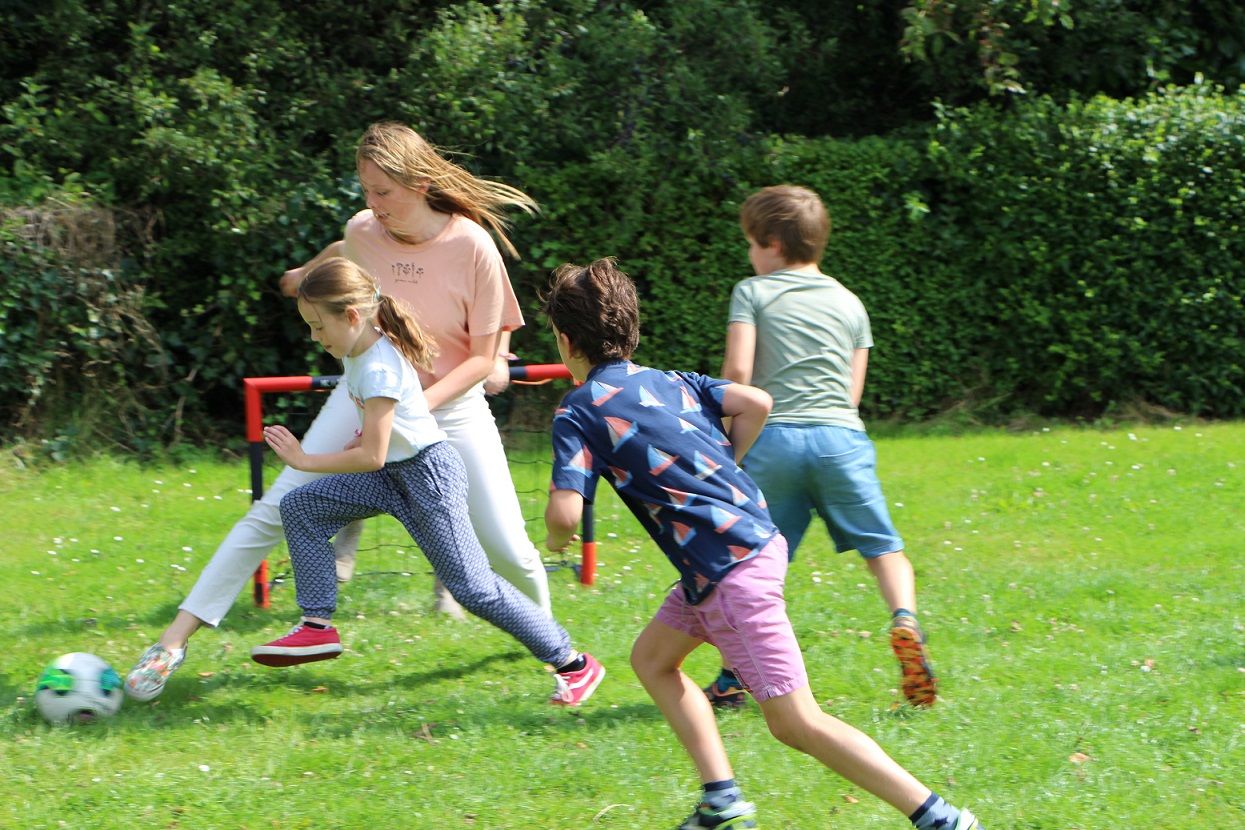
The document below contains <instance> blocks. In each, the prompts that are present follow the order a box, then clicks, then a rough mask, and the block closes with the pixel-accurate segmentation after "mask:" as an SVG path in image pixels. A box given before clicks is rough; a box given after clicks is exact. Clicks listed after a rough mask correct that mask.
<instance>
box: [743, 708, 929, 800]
mask: <svg viewBox="0 0 1245 830" xmlns="http://www.w3.org/2000/svg"><path fill="white" fill-rule="evenodd" d="M758 704H759V706H760V707H761V712H762V713H764V715H765V722H766V724H767V725H768V726H769V730H770V733H771V734H772V735H773V736H774V737H775V738H777V739H778V740H780V741H782V742H783V743H784V744H786V745H787V746H789V747H791V748H792V749H798V750H799V751H801V752H803V753H805V754H807V755H811V756H812V757H814V758H816V759H817V760H818V761H820V762H821V763H823V764H825V765H826V766H827V767H829V768H830V769H831V770H833V771H835V772H837V773H838V774H839V775H841V776H843V777H844V778H846V779H847V780H848V781H851V782H852V783H853V784H856V785H857V786H859V787H861V788H862V789H864V790H866V791H868V792H870V793H873V794H874V795H876V796H877V797H878V798H880V799H882V800H883V801H885V802H886V803H887V804H890V805H891V806H892V807H894V808H896V809H897V810H900V811H901V812H902V813H903V814H904V815H905V816H910V815H912V813H913V812H915V811H916V809H917V808H918V807H920V806H921V805H922V804H924V803H925V800H926V799H927V798H929V795H930V789H929V788H928V787H926V786H925V785H924V784H922V783H921V782H920V781H918V780H917V779H916V778H914V777H913V776H912V774H911V773H909V772H908V771H907V770H905V769H904V768H903V767H901V766H899V764H898V763H896V762H895V761H894V760H893V759H891V757H890V756H889V755H887V754H886V753H885V752H884V751H883V750H882V748H881V747H880V746H878V745H877V743H876V742H875V741H874V740H873V739H872V738H870V737H869V736H868V735H866V734H864V733H863V732H861V731H860V730H859V729H856V728H855V727H853V726H850V725H848V724H846V723H844V722H843V721H841V720H839V719H838V718H835V717H833V716H831V715H828V714H826V713H825V712H823V711H822V710H821V707H820V706H818V705H817V701H816V700H814V699H813V694H812V692H811V691H810V690H809V687H808V686H802V687H800V688H799V689H796V690H795V691H793V692H789V693H788V694H785V695H780V696H778V697H772V698H769V699H768V700H763V701H758Z"/></svg>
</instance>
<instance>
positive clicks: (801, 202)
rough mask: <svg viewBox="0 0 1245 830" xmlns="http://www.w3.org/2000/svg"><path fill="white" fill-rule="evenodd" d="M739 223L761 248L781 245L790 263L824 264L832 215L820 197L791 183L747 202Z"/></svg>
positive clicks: (767, 191)
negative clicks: (823, 257)
mask: <svg viewBox="0 0 1245 830" xmlns="http://www.w3.org/2000/svg"><path fill="white" fill-rule="evenodd" d="M739 224H740V227H742V228H743V231H744V233H745V234H746V235H747V236H748V237H749V238H751V239H752V240H753V241H754V242H756V243H757V244H758V245H762V246H768V245H770V244H771V243H773V242H777V243H779V245H780V246H781V247H782V256H783V259H785V260H786V261H787V262H821V255H822V254H823V253H825V251H826V242H827V241H828V240H829V239H830V214H829V213H827V212H826V206H825V205H823V204H822V203H821V198H820V197H819V196H818V195H817V194H816V193H814V192H813V191H811V190H809V189H808V188H806V187H798V186H796V185H790V184H781V185H776V186H774V187H767V188H764V189H762V190H758V191H757V192H756V193H753V194H752V195H751V196H749V197H748V198H747V199H745V200H744V203H743V206H742V207H740V209H739Z"/></svg>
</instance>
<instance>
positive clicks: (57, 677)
mask: <svg viewBox="0 0 1245 830" xmlns="http://www.w3.org/2000/svg"><path fill="white" fill-rule="evenodd" d="M122 697H123V695H122V694H121V678H120V677H119V676H118V675H117V673H116V671H114V670H113V668H112V666H110V665H108V663H107V662H106V661H104V660H102V659H100V658H99V657H96V656H95V655H94V654H86V653H85V652H81V651H75V652H74V653H72V654H65V655H62V656H61V657H57V658H56V659H55V660H54V661H52V663H51V664H50V665H49V666H48V667H47V668H46V669H44V670H43V674H41V675H40V676H39V683H38V685H37V686H36V687H35V708H37V709H38V710H39V714H41V715H43V718H44V720H46V721H47V722H48V723H90V722H91V721H93V720H95V719H96V718H109V717H112V716H113V715H115V714H117V710H119V709H120V708H121V699H122Z"/></svg>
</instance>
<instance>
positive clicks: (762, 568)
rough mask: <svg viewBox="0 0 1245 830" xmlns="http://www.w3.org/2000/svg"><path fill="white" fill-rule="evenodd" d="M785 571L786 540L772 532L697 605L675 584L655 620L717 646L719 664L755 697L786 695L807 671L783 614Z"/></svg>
mask: <svg viewBox="0 0 1245 830" xmlns="http://www.w3.org/2000/svg"><path fill="white" fill-rule="evenodd" d="M786 576H787V541H786V540H785V539H783V537H781V536H778V537H775V539H774V541H772V542H770V543H769V544H768V545H766V546H765V547H764V548H763V549H762V550H761V552H760V553H759V554H757V555H756V556H755V557H753V558H752V559H749V560H748V561H746V562H742V563H740V564H738V565H736V566H735V567H733V568H731V569H730V570H729V571H727V572H726V577H725V578H723V580H722V581H721V582H719V583H718V585H717V587H716V588H714V589H713V591H712V592H711V593H710V594H709V596H708V597H706V598H705V599H704V601H702V602H701V603H700V604H699V605H691V604H689V603H688V602H687V601H686V600H685V599H684V598H683V589H682V587H681V586H678V585H676V586H675V587H674V588H673V589H671V591H670V593H669V595H667V596H666V601H665V602H663V603H662V605H661V608H659V609H657V616H656V619H657V621H658V622H660V623H662V624H663V625H668V626H670V627H671V628H673V629H675V630H677V631H682V632H683V633H684V634H687V635H688V636H690V637H695V638H696V639H698V640H704V641H705V642H706V643H709V644H711V645H714V646H717V649H718V651H720V652H721V653H722V663H723V665H725V666H729V667H730V668H731V669H732V670H733V671H734V672H735V676H736V677H738V678H739V680H740V682H741V683H743V686H744V688H745V689H747V690H748V691H749V692H751V694H752V696H753V697H754V698H756V699H757V700H758V701H761V700H769V699H770V698H772V697H779V696H781V695H785V694H790V693H791V692H794V691H795V690H796V689H799V688H800V687H802V686H807V685H808V671H807V670H806V669H805V668H804V656H803V655H802V654H801V653H800V646H799V644H798V643H797V642H796V640H795V631H794V630H793V629H792V628H791V621H790V620H788V619H787V602H786V600H784V599H783V595H782V589H783V583H784V581H785V579H786Z"/></svg>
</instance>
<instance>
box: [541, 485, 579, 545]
mask: <svg viewBox="0 0 1245 830" xmlns="http://www.w3.org/2000/svg"><path fill="white" fill-rule="evenodd" d="M583 515H584V497H583V496H581V495H580V494H579V493H577V492H575V491H574V490H550V491H549V504H547V505H546V506H545V530H546V533H547V535H546V536H545V547H546V548H547V549H548V550H550V551H553V552H555V553H557V552H560V551H564V550H566V548H567V546H568V545H570V543H571V542H574V541H575V540H576V539H578V538H579V537H578V536H577V535H576V534H575V531H576V529H578V527H579V522H580V520H581V519H582V518H583Z"/></svg>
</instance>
